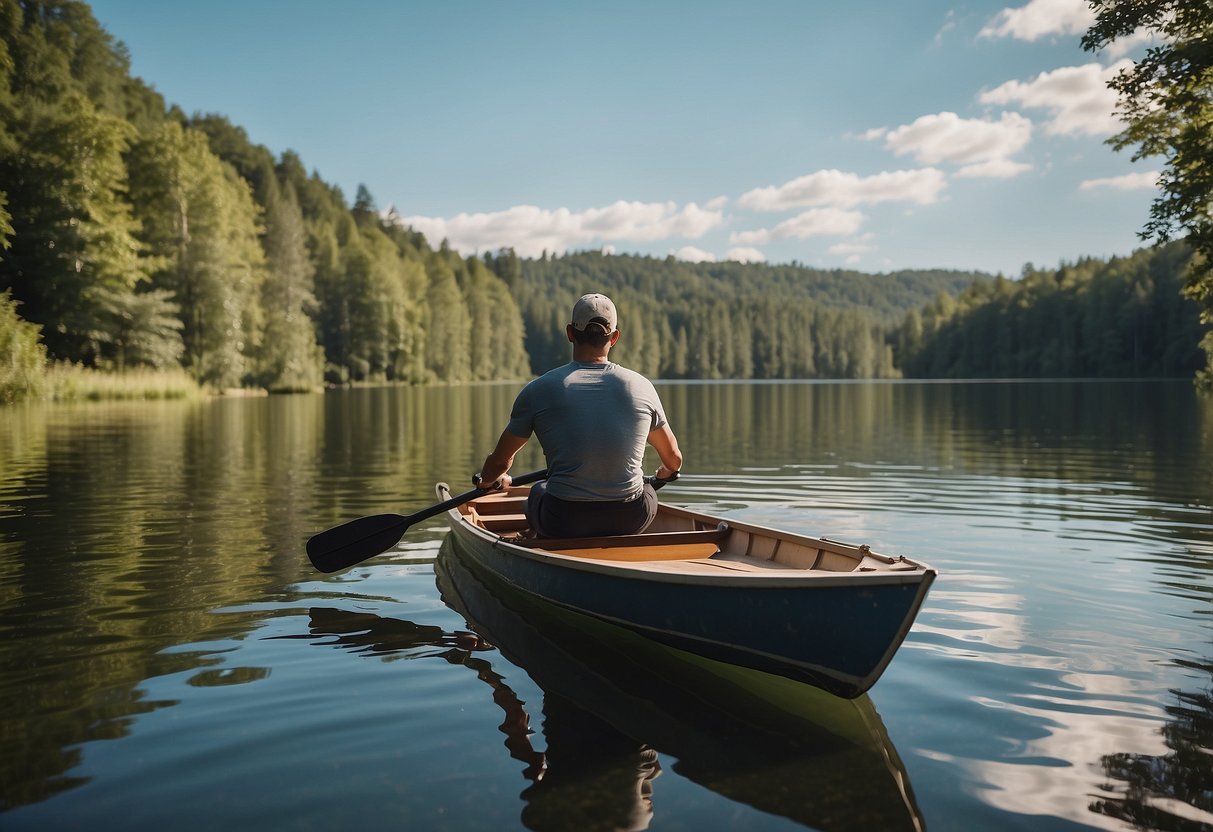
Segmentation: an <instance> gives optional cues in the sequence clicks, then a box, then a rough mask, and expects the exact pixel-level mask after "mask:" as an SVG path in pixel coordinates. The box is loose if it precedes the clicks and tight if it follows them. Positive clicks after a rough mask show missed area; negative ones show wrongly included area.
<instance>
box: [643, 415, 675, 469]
mask: <svg viewBox="0 0 1213 832" xmlns="http://www.w3.org/2000/svg"><path fill="white" fill-rule="evenodd" d="M649 444H650V445H652V446H653V448H654V449H655V450H656V451H657V456H658V457H660V458H661V467H660V468H658V469H657V478H658V479H662V480H668V479H669V478H670V477H672V476H673V475H674V473H675V472H676V471H680V470H682V451H680V450H678V437H676V436H674V431H672V430H670V425H669V423H668V422H667V423H665V424H663V425H662V426H661V427H659V428H654V429H653V430H651V431H649Z"/></svg>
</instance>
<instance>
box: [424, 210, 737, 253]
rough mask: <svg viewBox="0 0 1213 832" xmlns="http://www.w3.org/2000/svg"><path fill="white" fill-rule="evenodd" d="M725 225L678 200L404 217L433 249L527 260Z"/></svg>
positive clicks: (691, 234)
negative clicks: (509, 252) (509, 250)
mask: <svg viewBox="0 0 1213 832" xmlns="http://www.w3.org/2000/svg"><path fill="white" fill-rule="evenodd" d="M712 202H713V203H717V202H718V200H712ZM723 221H724V215H723V214H722V213H721V211H720V209H719V208H700V207H699V206H698V205H696V204H695V203H694V202H690V203H687V204H686V205H684V206H683V207H682V208H679V207H678V205H677V204H676V203H674V202H626V201H624V200H619V201H618V202H615V203H612V204H611V205H608V206H606V207H604V208H590V209H588V210H585V211H570V210H569V209H568V208H557V209H555V210H549V209H545V208H538V207H536V206H534V205H516V206H514V207H512V208H509V209H507V210H505V211H496V212H492V213H478V214H458V215H456V216H454V217H451V218H449V219H448V218H443V217H419V216H418V217H401V219H400V222H401V223H402V224H403V225H407V226H411V227H413V228H414V229H416V230H417V231H420V232H421V233H423V234H425V236H426V238H427V239H428V240H429V241H430V243H431V244H433V245H438V244H439V243H440V242H441V241H442V240H444V239H445V240H447V241H449V243H450V245H451V247H452V248H455V249H456V250H458V251H461V252H464V253H472V252H475V251H485V250H493V249H497V248H502V247H504V246H511V247H513V248H514V250H515V251H517V252H518V254H519V255H520V256H522V257H537V256H538V255H539V254H541V253H542V252H543V251H547V252H548V253H555V254H559V253H563V252H565V251H567V250H569V249H570V248H573V247H576V246H584V245H587V244H589V243H592V242H595V241H607V240H631V241H652V240H664V239H667V238H670V237H683V238H688V239H697V238H699V237H702V236H703V235H704V234H706V233H708V232H709V231H711V230H712V229H713V228H716V227H718V226H719V225H721V224H722V223H723Z"/></svg>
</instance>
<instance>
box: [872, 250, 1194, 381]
mask: <svg viewBox="0 0 1213 832" xmlns="http://www.w3.org/2000/svg"><path fill="white" fill-rule="evenodd" d="M1191 257H1192V253H1191V251H1190V249H1189V248H1188V247H1187V246H1186V245H1184V244H1181V243H1172V244H1169V245H1167V246H1165V247H1162V248H1159V249H1148V250H1142V251H1138V252H1136V253H1135V254H1134V255H1132V256H1131V257H1123V258H1119V257H1118V258H1113V259H1112V260H1110V261H1102V260H1095V259H1087V260H1081V261H1079V262H1077V263H1074V264H1072V265H1068V266H1066V265H1063V266H1062V267H1061V268H1059V269H1056V270H1053V271H1037V270H1035V269H1026V270H1025V274H1024V275H1023V277H1022V278H1021V279H1020V280H1017V281H1011V280H1005V279H1003V278H998V279H996V280H994V281H992V282H982V283H974V284H972V285H971V286H969V287H968V288H967V289H965V290H964V291H963V292H961V293H960V295H959V296H958V297H953V296H951V295H941V296H940V297H939V298H938V299H936V300H935V301H934V302H932V303H930V304H928V305H927V306H926V307H925V308H924V309H923V310H921V312H919V311H914V312H911V313H910V314H909V315H907V316H906V319H905V321H903V322H902V324H901V325H900V326H899V327H898V328H897V329H896V330H895V331H894V332H893V333H892V334H891V336H890V340H891V342H892V343H893V345H894V354H895V356H896V358H895V361H896V364H897V366H898V367H899V368H900V370H901V371H902V373H903V374H904V375H905V376H908V377H914V378H1042V377H1043V378H1052V377H1062V378H1074V377H1079V378H1129V377H1132V378H1140V377H1147V376H1160V377H1183V376H1192V375H1193V374H1194V373H1195V372H1196V371H1198V370H1199V369H1200V368H1201V367H1202V366H1203V365H1204V358H1203V355H1202V353H1201V350H1200V346H1199V345H1200V340H1201V337H1202V334H1203V332H1204V331H1205V329H1206V327H1204V326H1203V325H1202V324H1201V322H1200V314H1199V306H1198V305H1197V303H1196V302H1195V301H1194V300H1192V299H1189V298H1186V297H1184V296H1183V295H1182V294H1181V292H1180V289H1181V288H1182V286H1183V283H1184V275H1185V274H1186V273H1187V269H1188V265H1189V261H1190V260H1191Z"/></svg>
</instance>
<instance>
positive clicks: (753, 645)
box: [451, 512, 934, 698]
mask: <svg viewBox="0 0 1213 832" xmlns="http://www.w3.org/2000/svg"><path fill="white" fill-rule="evenodd" d="M451 525H452V531H453V537H454V542H455V543H456V544H457V545H458V546H459V548H460V551H461V554H462V555H463V557H464V558H465V559H467V560H471V561H472V562H474V563H475V564H478V565H479V566H481V567H482V568H483V569H485V570H487V571H488V572H490V573H492V574H493V575H494V576H496V577H497V578H499V579H500V580H503V581H505V582H506V583H507V584H509V585H511V586H512V587H514V588H516V589H518V590H520V591H522V592H525V593H528V594H530V595H533V596H536V597H537V598H541V599H544V600H546V601H547V602H550V603H553V604H557V605H559V606H561V607H564V608H566V609H569V610H573V611H575V612H578V613H582V614H587V615H591V616H594V617H596V618H599V619H602V620H605V621H608V622H611V623H613V624H616V625H619V626H623V627H626V628H628V629H630V630H633V631H635V632H637V633H640V634H642V635H644V636H646V637H648V638H650V639H653V640H655V641H658V642H661V643H664V644H667V645H670V646H672V647H677V648H679V649H682V650H686V651H688V652H691V653H695V654H698V655H701V656H705V657H707V658H710V659H714V660H717V661H722V662H727V663H729V664H734V665H739V666H742V667H749V668H753V669H756V670H762V671H765V672H768V673H773V674H776V675H780V676H785V677H788V678H792V679H796V680H799V681H804V682H808V683H810V684H812V685H815V686H817V687H820V688H823V689H825V690H828V691H830V692H831V693H834V694H836V695H838V696H843V697H847V698H853V697H856V696H859V695H860V694H861V693H863V692H864V691H866V690H867V689H868V688H870V687H871V685H872V684H874V683H875V681H876V679H877V678H879V676H880V674H881V673H882V672H883V670H884V668H885V666H886V665H887V664H888V662H889V661H890V660H891V658H892V656H893V653H894V652H895V651H896V650H897V648H898V647H899V646H900V644H901V642H902V641H903V639H904V638H905V636H906V633H907V632H908V631H909V628H910V626H911V624H912V623H913V619H914V616H915V615H916V614H917V611H918V609H919V607H920V606H921V604H922V601H923V598H924V596H925V595H926V592H927V589H928V587H929V585H930V583H931V580H932V579H933V578H934V572H933V571H930V570H927V571H926V572H925V574H924V573H923V572H921V571H920V572H917V573H915V574H913V575H898V574H891V575H887V576H875V575H857V576H855V578H854V579H851V578H849V577H844V578H831V579H830V580H822V581H818V582H810V583H812V584H813V585H809V586H806V585H805V583H806V582H796V583H792V582H787V583H784V584H782V585H781V584H780V583H779V582H778V581H774V582H773V581H765V582H763V581H754V582H751V583H749V584H746V582H744V581H737V580H734V581H729V582H721V583H713V582H707V581H699V582H695V581H691V582H680V581H677V580H671V579H669V578H668V577H663V576H661V575H659V574H657V575H655V574H652V573H646V572H645V571H643V570H621V569H617V568H612V567H611V566H605V567H604V566H602V565H600V564H598V565H596V564H593V563H584V562H574V561H573V559H570V558H551V557H542V556H535V555H534V553H532V552H531V551H528V550H527V549H523V548H520V547H517V546H512V545H509V544H508V543H506V542H503V541H501V540H498V539H493V538H492V537H487V536H485V535H484V533H483V531H482V530H479V529H474V528H472V527H471V526H470V525H469V524H468V523H466V522H464V521H463V520H461V519H459V518H458V515H457V514H456V513H455V512H452V518H451Z"/></svg>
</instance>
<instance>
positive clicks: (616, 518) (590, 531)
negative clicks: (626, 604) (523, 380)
mask: <svg viewBox="0 0 1213 832" xmlns="http://www.w3.org/2000/svg"><path fill="white" fill-rule="evenodd" d="M565 335H566V336H567V337H568V339H569V343H571V344H572V345H573V347H572V349H573V360H572V361H570V362H569V363H568V364H565V365H564V366H562V367H557V368H555V369H553V370H550V371H548V372H547V373H545V374H544V375H542V376H540V377H539V378H536V379H534V380H532V381H531V382H530V383H529V384H527V385H526V386H525V387H523V388H522V390H521V392H519V394H518V397H517V398H516V399H515V400H514V406H513V410H512V411H511V413H510V420H509V422H508V423H507V424H506V427H505V430H504V431H502V433H501V438H500V439H498V440H497V445H496V447H495V448H493V451H492V453H490V454H489V455H488V457H487V458H486V459H485V460H484V465H483V466H482V467H481V469H480V474H479V475H478V477H479V480H478V481H479V482H480V484H481V487H483V488H504V487H508V486H509V484H510V477H509V474H508V471H509V470H510V466H511V465H512V464H513V462H514V456H515V455H516V454H517V453H518V451H520V450H521V449H522V447H523V446H524V445H525V444H526V443H527V441H528V440H529V439H530V437H531V435H532V434H533V435H535V436H536V437H538V439H539V444H540V446H541V447H542V448H543V454H544V456H545V457H546V459H547V465H548V479H547V480H546V481H545V482H540V483H536V484H535V485H534V486H532V487H531V492H530V497H529V498H528V499H527V506H526V515H527V520H528V522H529V524H530V528H531V531H532V532H533V533H534V534H535V535H536V536H537V537H597V536H600V535H617V534H636V533H639V532H641V531H643V530H644V529H645V528H646V527H647V526H648V525H649V524H650V523H651V522H652V521H653V517H654V516H656V514H657V492H656V491H655V490H654V489H653V486H652V485H651V484H649V483H646V482H645V481H644V468H643V466H644V452H645V446H646V444H648V445H652V446H653V448H654V449H655V450H656V451H657V455H658V457H659V458H660V460H661V466H660V467H659V468H658V469H657V477H658V478H659V479H669V478H670V477H672V476H673V475H674V474H675V473H677V472H678V470H679V469H681V468H682V452H681V451H680V450H679V448H678V439H677V438H676V437H675V436H674V432H673V430H671V429H670V424H669V422H668V421H667V419H666V415H665V410H664V409H663V408H662V405H661V399H660V397H658V395H657V391H656V390H655V389H654V388H653V384H652V382H650V381H649V380H648V379H647V378H645V377H644V376H643V375H641V374H640V373H637V372H635V371H633V370H629V369H626V368H624V367H620V366H619V365H618V364H615V363H613V362H611V361H610V360H609V353H610V351H611V347H613V346H615V344H616V342H618V341H619V335H620V333H619V317H618V315H617V314H616V311H615V304H614V303H613V302H612V301H611V299H610V298H608V297H607V296H606V295H602V294H596V293H595V294H588V295H583V296H582V297H581V298H580V299H578V301H577V303H576V304H574V306H573V316H572V321H571V322H570V323H569V324H568V325H567V326H566V327H565Z"/></svg>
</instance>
